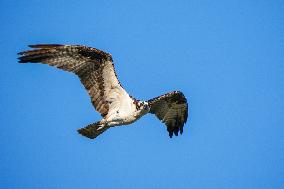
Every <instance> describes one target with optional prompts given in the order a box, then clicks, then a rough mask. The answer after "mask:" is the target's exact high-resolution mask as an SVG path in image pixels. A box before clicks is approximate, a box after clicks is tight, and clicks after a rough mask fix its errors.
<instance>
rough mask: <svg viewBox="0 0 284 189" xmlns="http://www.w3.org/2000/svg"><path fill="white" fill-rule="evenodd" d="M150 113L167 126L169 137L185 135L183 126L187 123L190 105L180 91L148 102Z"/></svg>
mask: <svg viewBox="0 0 284 189" xmlns="http://www.w3.org/2000/svg"><path fill="white" fill-rule="evenodd" d="M148 103H149V105H150V113H152V114H155V115H156V116H157V117H158V118H159V120H161V121H162V122H163V123H165V124H166V126H167V130H168V132H169V136H170V137H171V138H172V136H173V134H175V135H176V136H178V133H179V132H180V134H182V133H183V126H184V124H185V123H186V121H187V116H188V104H187V100H186V98H185V96H184V95H183V93H182V92H180V91H173V92H170V93H167V94H164V95H161V96H159V97H156V98H153V99H151V100H149V101H148Z"/></svg>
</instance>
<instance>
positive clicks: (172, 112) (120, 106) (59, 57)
mask: <svg viewBox="0 0 284 189" xmlns="http://www.w3.org/2000/svg"><path fill="white" fill-rule="evenodd" d="M30 47H31V48H33V49H32V50H28V51H23V52H20V53H18V54H19V55H20V57H19V62H20V63H27V62H30V63H43V64H48V65H50V66H54V67H57V68H59V69H62V70H65V71H68V72H72V73H75V74H76V75H77V76H78V77H79V78H80V81H81V83H82V84H83V85H84V87H85V89H86V90H87V91H88V93H89V95H90V97H91V101H92V104H93V106H94V107H95V109H96V110H97V111H98V112H99V113H100V114H101V115H102V117H103V119H102V120H101V121H99V122H96V123H93V124H90V125H88V126H87V127H85V128H82V129H79V130H78V132H79V133H80V134H82V135H84V136H86V137H89V138H96V137H97V136H98V135H100V134H101V133H103V132H104V131H105V130H107V129H108V128H110V127H113V126H119V125H127V124H130V123H133V122H134V121H136V120H138V119H139V118H140V117H141V116H143V115H145V114H146V113H148V112H150V113H153V114H155V115H156V116H157V117H158V118H159V119H160V120H161V121H162V122H164V123H165V124H166V126H167V130H168V132H169V135H170V137H172V135H173V133H174V134H175V135H178V132H179V131H180V133H182V132H183V125H184V123H185V122H186V120H187V114H188V105H187V101H186V98H185V97H184V95H183V94H182V93H181V92H178V91H174V92H171V93H167V94H165V95H162V96H159V97H157V98H154V99H151V100H149V101H139V100H136V99H135V98H133V97H131V96H130V95H129V94H128V93H127V92H126V91H125V90H124V88H123V87H122V86H121V84H120V82H119V80H118V79H117V76H116V72H115V69H114V65H113V61H112V56H111V55H110V54H109V53H106V52H103V51H101V50H98V49H96V48H91V47H86V46H81V45H58V44H39V45H30Z"/></svg>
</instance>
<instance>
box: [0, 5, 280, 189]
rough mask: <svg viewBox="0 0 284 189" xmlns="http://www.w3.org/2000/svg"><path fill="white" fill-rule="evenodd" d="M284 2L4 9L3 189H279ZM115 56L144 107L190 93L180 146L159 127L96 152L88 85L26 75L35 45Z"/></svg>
mask: <svg viewBox="0 0 284 189" xmlns="http://www.w3.org/2000/svg"><path fill="white" fill-rule="evenodd" d="M283 10H284V1H281V0H274V1H269V0H230V1H225V0H223V1H222V0H220V1H212V0H188V1H185V0H184V1H169V0H163V1H162V0H161V1H151V0H143V1H136V0H127V1H115V0H112V1H103V0H100V1H91V0H90V1H75V0H72V1H62V0H54V1H39V0H38V1H36V0H29V1H11V0H9V1H8V0H2V1H1V2H0V11H1V13H0V21H1V22H0V23H1V30H0V34H1V39H0V49H1V50H0V61H1V74H0V87H1V90H0V107H1V109H0V112H1V114H0V119H1V126H0V145H1V146H0V188H7V189H8V188H27V189H34V188H42V189H50V188H68V189H73V188H141V189H142V188H143V189H144V188H194V189H198V188H218V189H220V188H261V189H262V188H281V187H283V185H284V136H283V135H284V127H283V122H284V102H283V96H284V77H283V73H284V64H283V61H284V53H283V52H284V35H283V33H284V12H283ZM37 43H62V44H83V45H88V46H93V47H97V48H99V49H102V50H104V51H107V52H110V53H112V55H113V58H114V61H115V66H116V70H117V74H118V76H119V79H120V81H121V83H122V84H123V86H124V87H125V89H126V90H127V91H128V92H129V93H130V94H131V95H133V96H135V97H136V98H138V99H150V98H153V97H155V96H158V95H160V94H163V93H166V92H169V91H172V90H181V91H183V92H184V94H185V95H186V97H187V98H188V101H189V104H190V105H189V107H190V116H189V120H188V123H187V125H186V126H185V128H184V134H183V135H182V136H178V137H174V138H172V139H170V138H169V137H168V133H167V131H166V128H165V127H164V126H163V124H162V123H160V121H159V120H158V119H156V118H155V117H154V116H153V115H147V116H144V117H143V118H141V119H140V120H139V121H138V122H135V123H134V124H132V125H131V126H126V127H118V128H113V129H111V130H109V131H107V132H106V133H104V134H103V135H102V136H100V137H99V138H97V139H96V140H89V139H87V138H84V137H81V136H80V135H78V134H77V132H76V129H78V128H80V127H83V126H86V125H87V124H89V123H92V122H94V121H97V120H99V119H100V115H99V114H98V113H97V112H96V111H95V110H94V108H93V107H92V105H91V103H90V99H89V96H88V95H87V92H86V91H85V90H84V88H83V87H82V86H81V84H80V82H79V80H78V78H77V77H76V76H74V75H72V74H70V73H66V72H63V71H61V70H57V69H54V68H51V67H48V66H45V65H40V64H38V65H36V64H26V65H23V64H18V63H17V60H16V58H17V55H16V53H17V52H19V51H22V50H26V49H27V45H28V44H37Z"/></svg>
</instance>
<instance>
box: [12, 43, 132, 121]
mask: <svg viewBox="0 0 284 189" xmlns="http://www.w3.org/2000/svg"><path fill="white" fill-rule="evenodd" d="M29 47H31V48H34V49H33V50H29V51H24V52H20V53H18V54H19V55H20V57H19V62H20V63H27V62H31V63H37V62H40V63H43V64H48V65H50V66H54V67H57V68H59V69H62V70H65V71H69V72H73V73H75V74H76V75H78V76H79V78H80V80H81V82H82V84H83V85H84V86H85V88H86V90H87V91H88V93H89V95H90V96H91V101H92V104H93V105H94V107H95V108H96V110H97V111H98V112H100V113H101V115H102V116H106V115H107V113H108V112H109V110H110V109H111V108H113V107H111V105H110V104H111V103H112V102H113V101H117V100H119V98H122V97H124V98H125V96H126V94H127V93H126V91H125V90H124V89H123V88H122V87H121V85H120V83H119V81H118V79H117V76H116V73H115V69H114V65H113V62H112V56H111V55H110V54H109V53H105V52H103V51H101V50H98V49H96V48H91V47H86V46H80V45H58V44H40V45H30V46H29ZM113 104H117V103H113Z"/></svg>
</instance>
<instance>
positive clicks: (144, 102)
mask: <svg viewBox="0 0 284 189" xmlns="http://www.w3.org/2000/svg"><path fill="white" fill-rule="evenodd" d="M141 108H142V109H143V110H144V111H147V112H148V111H150V106H149V104H148V102H147V101H142V102H141Z"/></svg>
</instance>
